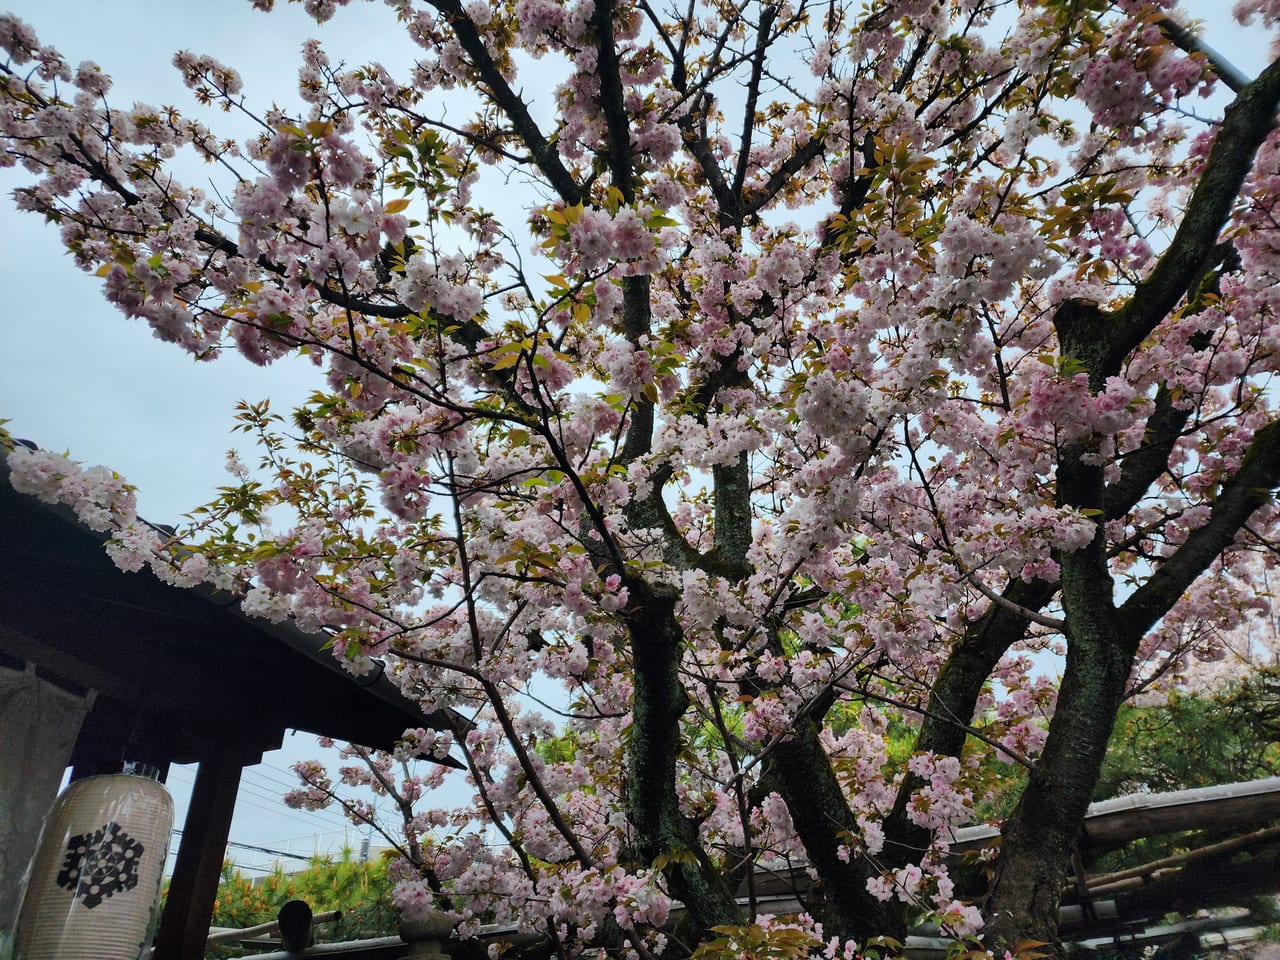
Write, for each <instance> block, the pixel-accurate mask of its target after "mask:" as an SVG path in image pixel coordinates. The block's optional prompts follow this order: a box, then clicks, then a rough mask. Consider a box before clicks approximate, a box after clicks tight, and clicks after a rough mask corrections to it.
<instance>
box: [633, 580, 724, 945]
mask: <svg viewBox="0 0 1280 960" xmlns="http://www.w3.org/2000/svg"><path fill="white" fill-rule="evenodd" d="M628 589H629V590H630V592H631V604H632V605H631V609H630V610H629V611H628V613H627V626H628V628H629V631H630V635H631V651H632V657H633V659H634V666H635V694H634V706H633V710H634V718H633V723H632V730H631V742H630V745H629V748H628V751H627V772H628V784H627V799H626V807H627V820H628V821H629V822H630V824H631V826H632V829H633V830H634V831H635V832H634V835H633V837H632V841H631V850H630V855H631V857H632V858H633V859H634V860H636V861H637V866H649V865H651V864H652V863H653V862H654V861H655V860H656V859H657V858H658V857H665V858H666V861H667V862H666V864H665V866H664V867H663V873H664V874H665V875H666V878H667V883H668V885H669V890H670V893H671V895H672V896H674V897H677V898H678V899H680V900H681V901H682V902H683V903H684V905H685V906H686V907H687V908H688V910H689V914H690V916H691V917H692V918H693V921H694V923H695V924H696V926H697V928H698V931H699V933H700V934H701V933H704V932H705V931H706V930H707V929H709V928H710V927H712V926H715V925H717V924H731V923H738V922H739V911H738V906H737V902H736V900H735V899H734V894H733V891H732V890H731V889H730V888H729V885H728V883H727V882H726V880H725V878H724V875H723V873H722V871H721V870H720V869H719V868H717V867H716V866H715V865H714V864H712V863H711V861H710V859H709V858H708V857H707V854H706V852H705V851H704V850H703V849H702V846H701V844H700V843H699V842H698V828H697V825H696V824H695V823H694V822H693V821H691V820H690V819H689V818H687V817H686V816H684V814H683V813H681V812H680V801H679V798H678V797H677V795H676V757H677V754H678V753H679V751H680V718H681V717H682V716H683V715H684V712H685V710H686V709H687V708H688V705H689V697H688V694H687V693H686V692H685V689H684V686H683V685H682V684H681V683H680V676H679V668H680V655H681V650H682V649H683V645H682V640H683V634H682V632H681V630H680V625H679V623H678V622H677V620H676V616H675V601H676V593H675V590H674V589H673V588H672V587H670V586H665V585H662V586H652V585H649V584H646V583H644V582H643V581H633V582H631V583H629V584H628Z"/></svg>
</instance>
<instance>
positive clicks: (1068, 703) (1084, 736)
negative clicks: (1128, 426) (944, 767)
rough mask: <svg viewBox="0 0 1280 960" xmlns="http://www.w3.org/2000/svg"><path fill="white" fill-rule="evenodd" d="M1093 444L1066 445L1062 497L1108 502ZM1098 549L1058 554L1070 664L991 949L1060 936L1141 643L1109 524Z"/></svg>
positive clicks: (999, 901)
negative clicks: (1124, 596) (1122, 588)
mask: <svg viewBox="0 0 1280 960" xmlns="http://www.w3.org/2000/svg"><path fill="white" fill-rule="evenodd" d="M1088 453H1089V448H1088V446H1087V444H1086V443H1077V444H1071V445H1069V446H1068V447H1066V448H1064V449H1063V450H1062V452H1061V454H1060V457H1059V464H1058V492H1059V493H1058V495H1059V502H1060V503H1064V504H1072V505H1076V506H1092V505H1094V504H1099V503H1101V502H1102V497H1103V489H1104V488H1103V476H1102V469H1101V468H1100V467H1097V466H1093V465H1086V463H1087V462H1088V459H1089V458H1088ZM1095 524H1096V530H1095V533H1094V537H1093V540H1092V541H1091V542H1090V543H1089V545H1088V546H1086V547H1083V548H1082V549H1080V550H1077V551H1075V552H1072V553H1065V552H1058V553H1057V554H1056V558H1057V560H1058V565H1059V567H1060V569H1061V580H1060V583H1061V595H1062V608H1063V613H1064V616H1065V621H1066V636H1067V662H1066V668H1065V671H1064V674H1063V678H1062V685H1061V687H1060V689H1059V691H1058V704H1057V707H1056V709H1055V710H1054V715H1053V720H1052V721H1051V722H1050V724H1049V736H1048V739H1047V740H1046V741H1045V746H1044V751H1043V752H1042V753H1041V755H1040V758H1039V760H1038V761H1037V762H1036V764H1035V766H1034V768H1033V769H1032V771H1031V776H1030V778H1029V780H1028V783H1027V786H1026V789H1025V790H1024V791H1023V793H1022V796H1021V798H1020V799H1019V800H1018V805H1017V806H1016V807H1015V808H1014V811H1013V813H1012V815H1011V816H1010V817H1009V819H1008V820H1007V821H1006V822H1005V824H1004V827H1003V829H1002V831H1001V833H1002V836H1001V843H1000V856H999V858H998V859H997V861H996V870H995V875H994V876H993V877H992V880H991V886H990V889H989V890H988V892H987V901H986V904H985V905H984V908H983V918H984V920H985V927H984V933H985V935H986V941H987V944H986V945H987V947H988V949H995V950H997V951H999V950H1003V949H1008V948H1011V947H1013V946H1014V945H1015V944H1017V943H1018V942H1020V941H1025V940H1037V941H1042V942H1045V943H1053V942H1054V941H1056V939H1057V933H1058V899H1059V895H1060V892H1061V890H1062V887H1063V884H1064V883H1065V881H1066V878H1067V873H1068V868H1069V865H1070V860H1071V851H1072V848H1073V847H1074V845H1075V843H1076V840H1077V838H1078V836H1079V833H1080V824H1081V822H1082V821H1083V819H1084V815H1085V811H1086V810H1087V809H1088V807H1089V801H1090V799H1091V798H1092V796H1093V789H1094V786H1095V785H1096V784H1097V782H1098V774H1099V773H1100V772H1101V770H1102V761H1103V758H1104V757H1105V755H1106V751H1107V741H1108V740H1110V738H1111V728H1112V726H1113V725H1114V723H1115V717H1116V712H1117V710H1119V708H1120V703H1121V701H1122V700H1123V699H1124V694H1125V688H1126V685H1127V683H1128V680H1129V673H1130V671H1131V670H1132V668H1133V658H1134V654H1135V652H1136V649H1137V642H1136V640H1134V639H1133V638H1131V637H1128V636H1126V635H1125V632H1124V630H1123V628H1122V627H1121V621H1120V617H1119V615H1118V612H1117V610H1116V606H1115V602H1114V600H1113V584H1112V580H1111V574H1110V571H1109V570H1108V568H1107V555H1106V536H1105V527H1104V525H1103V523H1102V522H1101V521H1095Z"/></svg>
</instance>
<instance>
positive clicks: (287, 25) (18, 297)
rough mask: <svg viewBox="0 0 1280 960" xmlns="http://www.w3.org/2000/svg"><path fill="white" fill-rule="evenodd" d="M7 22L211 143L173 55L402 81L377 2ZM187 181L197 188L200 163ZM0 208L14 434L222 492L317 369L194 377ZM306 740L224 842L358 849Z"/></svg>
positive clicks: (15, 178)
mask: <svg viewBox="0 0 1280 960" xmlns="http://www.w3.org/2000/svg"><path fill="white" fill-rule="evenodd" d="M2 2H3V0H0V3H2ZM1186 6H1187V8H1188V10H1189V11H1190V12H1191V13H1192V14H1193V15H1198V16H1201V17H1203V18H1205V19H1206V21H1208V22H1209V30H1208V34H1207V36H1208V39H1209V42H1210V43H1211V44H1213V45H1214V46H1216V47H1218V48H1219V49H1220V50H1221V52H1223V53H1224V54H1225V55H1227V56H1228V57H1229V58H1230V59H1231V60H1233V62H1235V63H1236V65H1237V66H1238V67H1239V68H1240V69H1242V70H1244V71H1245V72H1246V73H1249V74H1253V73H1256V71H1257V70H1258V69H1260V68H1261V66H1262V65H1263V63H1264V61H1265V56H1266V52H1267V51H1266V43H1267V41H1266V37H1265V35H1264V34H1263V32H1262V31H1260V30H1243V29H1240V28H1237V27H1235V26H1234V24H1231V23H1230V22H1229V21H1227V20H1226V18H1225V11H1226V10H1227V9H1228V8H1229V6H1230V5H1229V4H1228V3H1227V2H1226V0H1198V2H1192V3H1189V4H1187V5H1186ZM7 9H8V10H10V11H11V12H14V13H16V14H17V15H18V16H20V17H22V18H23V19H24V20H26V21H27V22H28V23H30V24H31V25H32V26H33V27H35V29H36V31H37V33H38V35H39V36H40V38H41V40H42V41H43V42H45V43H52V44H53V45H54V46H56V47H57V48H58V49H59V50H60V51H61V52H62V53H63V55H64V56H65V57H66V58H67V59H68V61H70V62H71V63H72V64H73V65H74V64H76V63H78V62H79V61H81V60H94V61H96V62H97V63H98V64H99V65H100V66H101V67H102V68H103V69H104V70H105V71H106V72H107V73H109V74H110V75H111V76H112V77H113V78H114V80H115V86H114V89H113V91H112V94H111V97H110V99H111V101H112V102H113V103H114V104H116V105H127V104H129V103H131V102H133V101H135V100H140V101H144V102H147V103H151V104H153V105H160V104H175V105H177V106H178V107H179V108H180V109H182V110H183V111H185V112H188V113H194V114H197V115H199V116H200V118H201V119H202V120H203V121H204V122H205V123H206V124H207V125H209V126H210V127H212V128H213V130H214V131H215V132H219V133H222V132H225V131H227V129H228V118H227V117H225V116H224V115H222V114H221V113H217V112H210V111H207V110H203V109H202V108H198V107H196V106H195V105H194V104H193V103H192V101H191V99H190V97H189V96H188V95H187V91H186V89H185V88H184V87H183V86H182V83H181V81H180V80H179V79H178V77H177V74H176V71H174V70H173V68H172V67H171V66H170V59H171V57H172V55H173V53H174V52H175V51H176V50H178V49H182V48H188V49H192V50H194V51H195V52H196V53H208V54H212V55H213V56H215V57H217V58H218V59H219V60H221V61H222V62H224V63H226V64H228V65H230V66H233V67H235V68H236V69H237V70H239V71H240V73H241V75H242V77H243V78H244V86H245V92H246V93H247V94H248V96H249V98H250V100H251V102H253V103H254V104H255V105H257V106H264V105H266V104H269V103H270V102H272V101H273V100H274V101H276V102H280V103H282V104H289V103H292V102H293V101H292V91H293V88H294V71H295V69H296V64H297V62H298V48H299V46H300V44H301V43H302V41H303V40H304V39H305V38H307V37H309V36H318V37H320V39H321V40H322V41H323V42H324V43H325V46H326V48H327V49H328V50H329V51H330V54H331V56H332V57H333V58H334V59H335V60H339V59H342V60H345V61H346V62H348V63H364V62H367V61H369V60H373V59H377V60H380V61H381V62H382V63H384V64H385V65H386V66H387V67H388V68H390V69H391V71H392V73H393V74H398V75H401V76H403V75H404V71H403V70H401V69H399V68H400V67H402V66H403V65H404V64H407V63H409V62H411V60H412V57H413V48H412V47H411V45H410V44H409V43H408V41H407V40H406V39H404V37H403V34H402V32H401V31H400V30H399V28H398V26H397V25H396V23H395V22H394V19H393V16H392V14H391V13H390V11H388V10H387V9H386V8H385V7H382V6H381V5H365V4H357V5H355V6H354V7H353V8H350V9H346V10H340V11H339V13H338V16H337V17H336V18H335V20H334V21H331V22H330V23H329V24H327V25H326V26H325V27H324V28H317V27H316V25H315V24H314V23H312V22H311V21H310V20H308V19H307V18H306V17H305V15H304V14H303V13H302V11H301V9H300V8H299V7H297V6H294V5H287V4H285V3H283V2H281V3H280V4H279V9H278V10H276V11H275V12H274V13H272V14H270V15H266V14H262V13H259V12H257V11H255V10H253V9H252V7H251V6H250V4H249V3H248V2H247V0H110V2H92V0H18V2H16V3H12V2H11V3H10V4H9V5H8V6H7ZM233 129H234V125H233ZM239 129H240V130H242V131H243V130H244V127H243V126H241V127H240V128H239ZM190 169H192V170H193V171H194V172H195V173H196V175H197V176H203V175H204V174H203V172H202V170H201V169H200V168H199V167H193V168H190ZM21 182H23V177H22V174H21V173H15V172H14V171H12V170H8V171H3V170H0V192H2V193H3V194H5V195H6V197H7V195H8V193H9V191H10V190H12V189H13V187H14V186H15V185H17V184H19V183H21ZM480 200H481V202H482V203H485V202H486V198H484V197H481V198H480ZM0 203H2V205H0V224H2V225H3V229H0V291H3V292H4V302H3V303H4V311H3V313H0V330H2V332H3V344H4V347H3V356H4V358H5V361H4V366H3V373H2V374H0V418H8V419H10V420H11V421H12V422H11V423H10V424H9V428H10V430H11V431H12V432H13V433H14V434H15V435H17V436H20V437H25V438H28V439H31V440H34V441H35V442H36V443H38V444H40V445H41V446H43V447H46V448H52V449H57V450H64V449H65V450H70V451H71V453H72V455H73V456H74V457H75V458H76V459H78V460H82V461H85V462H87V463H90V464H98V463H101V464H106V465H108V466H110V467H112V468H113V469H116V470H118V471H120V472H121V473H122V474H123V475H124V476H125V477H126V478H127V479H128V480H129V481H130V482H132V483H134V484H136V485H137V486H138V488H139V494H138V501H139V511H140V513H141V514H142V515H143V516H145V517H147V518H148V519H151V520H154V521H161V522H164V521H170V520H173V519H176V518H177V517H179V516H180V515H181V514H183V513H184V512H186V511H187V510H189V509H191V508H192V507H194V506H196V505H198V504H200V503H202V502H204V501H205V500H207V499H209V498H210V497H211V496H212V491H213V489H214V488H215V487H217V486H218V485H220V484H222V483H224V482H225V474H224V473H223V472H222V464H223V461H224V454H225V451H226V450H227V448H228V447H230V446H232V445H233V443H234V442H235V441H234V440H233V438H232V436H231V433H230V429H231V426H232V423H233V419H232V417H233V411H234V406H235V403H236V401H238V400H240V399H247V400H251V401H256V400H261V399H264V398H268V397H269V398H270V399H271V401H272V405H273V407H274V408H275V409H277V410H280V411H282V412H287V411H288V410H289V408H290V407H291V406H292V405H293V404H294V403H295V402H297V401H298V400H300V399H301V398H303V397H304V396H305V395H306V394H307V393H308V392H309V391H310V390H311V389H312V388H313V387H314V386H316V385H317V384H316V381H315V379H314V374H313V372H312V368H311V366H310V365H309V364H307V363H305V362H303V361H300V360H287V361H281V362H277V363H276V364H275V365H273V366H272V367H270V368H268V369H266V370H262V369H259V368H256V367H254V366H252V365H251V364H249V363H248V362H247V361H243V360H241V359H240V358H239V357H237V356H228V357H226V358H224V359H222V360H220V361H218V362H217V363H212V364H198V363H196V362H194V361H192V360H190V359H188V358H187V357H186V356H185V355H184V354H183V353H181V352H180V351H179V350H177V349H176V348H174V347H172V346H169V345H166V344H162V343H160V342H159V341H157V340H155V339H154V338H153V337H152V336H151V335H150V333H149V331H148V330H147V328H146V327H145V326H144V325H143V324H141V323H138V322H134V321H126V320H124V319H123V318H122V317H121V316H120V315H118V314H117V313H115V312H114V311H113V310H112V309H111V308H110V307H108V306H107V305H106V304H105V303H104V301H103V300H102V299H101V295H100V292H99V287H100V281H99V280H97V279H96V278H93V277H90V276H87V275H85V274H83V273H81V272H80V271H79V270H78V269H77V268H76V267H75V266H74V265H73V264H72V262H71V260H70V258H69V257H68V256H67V255H66V254H65V253H64V252H63V251H62V248H61V246H60V244H59V242H58V236H57V231H56V230H55V229H53V228H51V227H48V226H46V225H44V224H43V223H41V222H40V220H39V219H38V218H36V217H33V216H30V215H26V214H23V215H19V214H18V213H16V212H15V211H14V210H13V207H12V204H11V202H10V201H8V200H7V199H6V200H4V201H0ZM486 205H489V206H492V205H494V203H493V202H492V200H490V201H489V202H487V203H486ZM249 452H251V451H249ZM313 744H314V740H313V738H311V737H310V736H307V735H297V736H293V737H291V738H290V739H289V740H288V742H287V743H286V747H287V749H286V750H284V751H280V752H277V753H274V754H271V755H269V756H268V757H267V758H266V762H265V764H264V765H263V766H262V767H258V768H251V769H250V770H249V771H248V772H247V774H246V779H245V782H244V786H243V787H242V790H241V800H240V806H239V808H238V810H237V815H236V820H235V823H234V824H233V827H232V835H231V836H232V840H233V841H235V842H237V843H242V844H250V845H254V846H262V847H270V848H273V849H288V850H291V851H295V852H299V853H302V854H310V853H311V852H312V851H313V850H315V849H317V848H318V849H320V850H327V849H336V848H337V847H340V846H341V844H342V842H343V841H344V839H346V840H348V841H349V842H351V843H352V844H353V845H354V846H358V844H359V839H360V833H359V831H356V830H355V829H354V828H349V829H347V830H344V827H343V824H342V822H341V821H340V819H339V818H338V817H337V816H336V815H335V814H333V813H322V814H316V815H309V814H304V813H299V812H295V811H289V810H287V809H285V808H283V807H282V806H281V805H280V804H279V803H278V801H277V798H278V797H279V796H280V794H281V793H282V792H283V791H284V790H285V789H287V788H288V786H289V785H290V783H291V778H290V775H289V774H288V772H287V766H288V764H289V763H291V762H292V761H293V760H295V759H298V758H301V757H307V756H314V755H317V753H318V751H317V750H316V749H315V747H314V746H313ZM193 778H194V773H193V771H189V770H183V769H177V770H175V771H174V773H173V775H172V776H171V778H170V784H169V785H170V787H171V789H172V791H173V793H174V794H175V798H176V799H177V801H178V806H179V811H178V823H179V824H181V820H182V816H183V813H184V809H185V800H186V794H187V792H188V791H189V789H190V784H191V782H192V780H193ZM232 853H233V855H234V857H235V858H236V859H237V860H238V861H240V862H242V863H245V864H261V863H263V862H264V861H269V860H270V857H269V856H265V855H262V854H258V853H255V852H254V851H250V850H246V849H244V848H233V850H232Z"/></svg>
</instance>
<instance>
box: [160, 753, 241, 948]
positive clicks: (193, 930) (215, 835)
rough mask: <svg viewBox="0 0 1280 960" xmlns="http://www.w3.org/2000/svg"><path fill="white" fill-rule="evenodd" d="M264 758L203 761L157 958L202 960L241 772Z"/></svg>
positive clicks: (230, 755)
mask: <svg viewBox="0 0 1280 960" xmlns="http://www.w3.org/2000/svg"><path fill="white" fill-rule="evenodd" d="M259 759H261V753H259V754H257V755H256V756H254V757H253V758H252V759H250V758H248V757H246V756H244V755H243V754H239V753H234V754H233V753H226V754H223V755H221V756H215V757H210V758H208V759H206V760H202V761H200V766H199V769H198V770H197V771H196V783H195V787H194V788H193V789H192V792H191V804H190V806H189V807H188V808H187V820H186V823H185V824H183V827H182V842H181V843H180V844H179V846H178V862H177V864H176V865H175V866H174V869H173V878H172V880H171V881H170V883H169V898H168V900H167V901H166V902H165V907H164V915H163V916H162V917H161V919H160V932H159V933H158V934H157V936H156V948H155V952H154V953H153V955H152V960H203V958H204V955H205V940H206V939H207V938H208V936H209V923H210V921H211V920H212V918H213V906H214V900H215V899H216V898H217V895H218V881H219V879H220V877H221V874H222V858H223V855H224V854H225V853H226V849H227V836H228V835H229V834H230V832H231V816H232V814H233V813H234V812H235V806H236V793H237V792H238V790H239V787H240V774H241V772H242V771H243V770H244V767H245V766H246V765H247V764H249V763H256V762H257V761H258V760H259Z"/></svg>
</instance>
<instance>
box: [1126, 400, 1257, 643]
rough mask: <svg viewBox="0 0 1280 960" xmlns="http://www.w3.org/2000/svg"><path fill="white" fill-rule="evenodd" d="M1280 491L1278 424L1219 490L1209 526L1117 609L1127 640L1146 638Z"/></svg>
mask: <svg viewBox="0 0 1280 960" xmlns="http://www.w3.org/2000/svg"><path fill="white" fill-rule="evenodd" d="M1277 486H1280V420H1273V421H1272V422H1271V423H1269V424H1267V425H1266V426H1265V427H1263V428H1262V429H1261V430H1259V431H1258V432H1257V433H1256V434H1254V437H1253V443H1252V445H1251V446H1250V447H1249V452H1248V453H1247V454H1245V457H1244V462H1243V463H1241V465H1240V469H1239V470H1238V471H1237V472H1236V475H1235V476H1234V477H1232V478H1231V479H1230V480H1228V481H1227V482H1226V483H1224V484H1223V485H1222V490H1221V492H1219V494H1218V496H1217V498H1216V499H1215V500H1214V502H1213V508H1212V509H1211V510H1210V513H1209V520H1208V522H1207V523H1206V524H1205V525H1204V526H1202V527H1198V528H1197V529H1195V530H1193V531H1191V533H1190V534H1189V535H1188V536H1187V539H1186V540H1185V541H1184V542H1183V544H1182V546H1180V547H1179V548H1178V549H1177V550H1175V551H1174V553H1173V555H1172V556H1170V557H1169V559H1167V560H1166V561H1165V562H1164V563H1162V564H1161V565H1160V569H1159V570H1157V571H1156V572H1155V573H1153V574H1152V575H1151V576H1150V578H1148V580H1147V582H1146V583H1144V584H1143V585H1142V586H1141V587H1139V588H1138V589H1137V590H1135V591H1134V592H1133V594H1132V595H1131V596H1130V597H1129V599H1128V600H1126V601H1125V602H1124V604H1123V605H1122V606H1121V607H1120V617H1121V622H1122V623H1123V625H1124V628H1125V631H1126V635H1127V636H1138V637H1140V636H1141V635H1142V634H1144V633H1146V631H1147V630H1149V629H1150V628H1151V627H1152V626H1153V625H1154V624H1155V622H1156V621H1157V620H1159V619H1160V618H1161V617H1162V616H1164V615H1165V613H1167V612H1168V610H1169V609H1170V608H1171V607H1172V606H1173V605H1174V604H1175V603H1176V602H1177V601H1178V598H1179V597H1181V596H1182V594H1183V591H1185V590H1186V589H1187V588H1188V587H1189V586H1191V584H1192V583H1193V582H1195V580H1196V578H1197V577H1199V576H1200V575H1201V574H1202V573H1204V572H1205V571H1206V570H1207V569H1209V566H1210V565H1211V564H1212V563H1213V562H1214V561H1215V560H1217V559H1218V557H1219V556H1221V555H1222V551H1223V550H1225V549H1226V548H1227V547H1229V546H1230V545H1231V544H1232V543H1233V542H1234V541H1235V538H1236V535H1237V534H1238V533H1239V532H1240V530H1241V529H1243V527H1244V525H1245V522H1246V521H1247V520H1248V519H1249V517H1251V516H1252V515H1253V513H1254V512H1255V511H1256V510H1257V509H1258V508H1259V507H1261V506H1263V505H1265V504H1266V503H1267V502H1269V501H1270V500H1271V497H1272V491H1273V490H1275V488H1276V487H1277Z"/></svg>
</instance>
